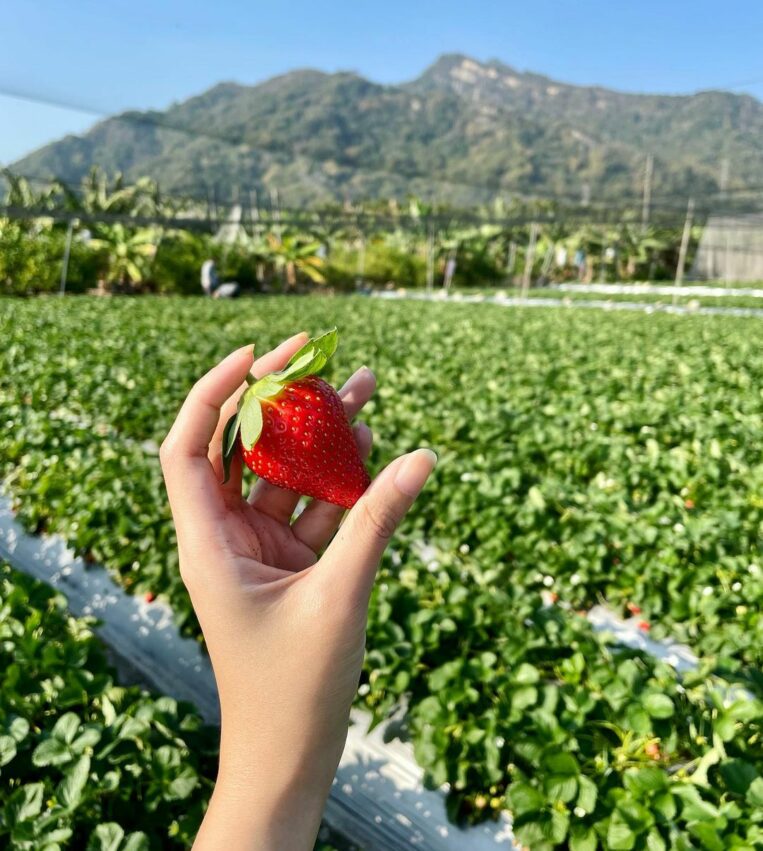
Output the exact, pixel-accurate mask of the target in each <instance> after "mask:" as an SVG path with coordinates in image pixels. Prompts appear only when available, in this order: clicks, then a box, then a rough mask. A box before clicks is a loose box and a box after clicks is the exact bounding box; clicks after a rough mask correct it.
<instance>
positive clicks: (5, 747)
mask: <svg viewBox="0 0 763 851" xmlns="http://www.w3.org/2000/svg"><path fill="white" fill-rule="evenodd" d="M14 756H16V740H15V739H14V738H13V737H12V736H0V765H8V763H9V762H10V761H11V760H12V759H13V757H14Z"/></svg>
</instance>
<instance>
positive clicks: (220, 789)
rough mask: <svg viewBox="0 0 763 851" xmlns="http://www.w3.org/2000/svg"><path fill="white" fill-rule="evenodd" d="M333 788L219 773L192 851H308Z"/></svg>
mask: <svg viewBox="0 0 763 851" xmlns="http://www.w3.org/2000/svg"><path fill="white" fill-rule="evenodd" d="M330 787H331V782H330V781H329V782H328V784H325V785H324V786H322V787H317V786H315V785H313V784H312V783H310V782H307V781H304V782H302V783H300V781H299V780H298V779H295V781H294V784H293V785H290V786H288V787H279V786H278V785H277V784H263V783H262V782H260V781H259V780H258V781H257V782H252V781H249V780H245V779H243V778H242V777H241V776H240V775H238V774H237V775H235V776H226V775H225V774H223V773H222V772H221V773H220V775H219V776H218V779H217V783H216V785H215V790H214V793H213V795H212V799H211V800H210V804H209V809H208V810H207V813H206V815H205V817H204V823H203V824H202V826H201V829H200V830H199V834H198V836H197V838H196V842H195V844H194V851H207V849H209V851H218V849H220V848H226V847H227V848H230V849H236V851H239V849H241V851H247V849H252V851H254V850H255V849H256V851H310V849H312V848H313V845H314V843H315V838H316V836H317V834H318V829H319V827H320V823H321V817H322V815H323V809H324V806H325V803H326V798H327V797H328V793H329V789H330Z"/></svg>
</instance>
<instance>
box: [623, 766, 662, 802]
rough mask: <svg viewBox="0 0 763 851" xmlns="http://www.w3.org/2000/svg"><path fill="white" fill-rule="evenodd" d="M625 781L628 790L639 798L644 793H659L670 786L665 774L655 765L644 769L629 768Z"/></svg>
mask: <svg viewBox="0 0 763 851" xmlns="http://www.w3.org/2000/svg"><path fill="white" fill-rule="evenodd" d="M623 779H624V781H625V786H626V788H627V789H628V790H629V791H630V792H632V793H633V794H634V795H637V796H638V797H642V796H643V793H647V794H651V793H653V792H657V791H659V790H661V789H664V788H665V787H666V786H667V785H668V778H667V776H666V774H665V772H664V771H663V770H662V769H661V768H657V766H654V765H646V766H644V767H643V768H629V769H628V770H627V771H626V772H625V775H624V777H623Z"/></svg>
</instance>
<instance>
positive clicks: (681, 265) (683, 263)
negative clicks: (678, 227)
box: [676, 198, 694, 287]
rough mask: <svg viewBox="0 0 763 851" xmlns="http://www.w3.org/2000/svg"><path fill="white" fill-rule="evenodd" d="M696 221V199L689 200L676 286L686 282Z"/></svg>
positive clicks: (679, 253)
mask: <svg viewBox="0 0 763 851" xmlns="http://www.w3.org/2000/svg"><path fill="white" fill-rule="evenodd" d="M693 219H694V199H693V198H689V203H688V204H687V205H686V221H685V222H684V232H683V234H682V235H681V248H680V249H679V251H678V266H677V268H676V286H677V287H680V286H681V284H683V282H684V267H685V266H686V254H687V252H688V251H689V239H690V238H691V225H692V220H693Z"/></svg>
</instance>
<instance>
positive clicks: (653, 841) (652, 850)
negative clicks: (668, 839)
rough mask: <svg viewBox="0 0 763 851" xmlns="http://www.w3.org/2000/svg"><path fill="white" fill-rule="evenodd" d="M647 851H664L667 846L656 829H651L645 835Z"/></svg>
mask: <svg viewBox="0 0 763 851" xmlns="http://www.w3.org/2000/svg"><path fill="white" fill-rule="evenodd" d="M646 847H647V851H666V849H667V847H668V846H667V845H666V844H665V840H664V839H663V838H662V836H661V835H660V832H659V831H658V830H657V828H656V827H653V828H652V829H651V830H650V831H649V833H647V835H646Z"/></svg>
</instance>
